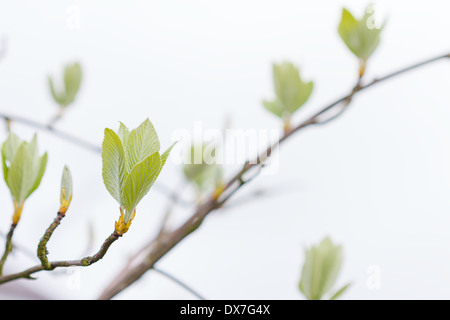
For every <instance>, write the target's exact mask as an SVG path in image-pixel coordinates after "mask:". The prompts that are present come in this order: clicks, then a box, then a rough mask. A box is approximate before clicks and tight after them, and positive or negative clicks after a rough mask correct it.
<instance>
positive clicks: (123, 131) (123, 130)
mask: <svg viewBox="0 0 450 320" xmlns="http://www.w3.org/2000/svg"><path fill="white" fill-rule="evenodd" d="M117 135H118V136H119V138H120V140H121V141H122V145H126V144H127V143H128V137H129V136H130V130H128V128H127V127H126V126H125V125H124V124H123V123H122V122H121V123H120V127H119V131H118V132H117Z"/></svg>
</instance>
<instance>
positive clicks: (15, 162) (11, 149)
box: [2, 132, 47, 223]
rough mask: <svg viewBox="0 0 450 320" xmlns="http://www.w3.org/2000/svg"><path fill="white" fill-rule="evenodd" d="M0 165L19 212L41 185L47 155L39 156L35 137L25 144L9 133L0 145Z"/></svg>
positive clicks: (16, 218) (16, 217) (17, 217)
mask: <svg viewBox="0 0 450 320" xmlns="http://www.w3.org/2000/svg"><path fill="white" fill-rule="evenodd" d="M2 165H3V177H4V179H5V181H6V184H7V186H8V188H9V190H10V192H11V195H12V198H13V201H14V206H15V207H16V208H17V210H16V211H20V212H21V210H22V207H23V203H24V201H25V200H26V199H27V198H28V197H29V196H30V195H31V194H32V193H33V192H34V191H35V190H36V189H37V188H38V187H39V184H40V183H41V179H42V176H43V175H44V172H45V167H46V165H47V153H44V154H43V155H42V156H39V151H38V146H37V137H36V135H34V137H33V139H32V140H31V141H30V142H26V141H23V140H22V139H20V138H19V137H18V136H17V135H15V134H14V133H12V132H11V133H10V134H9V136H8V138H7V139H6V141H5V142H4V143H3V145H2ZM20 212H19V213H18V215H16V214H15V217H14V220H15V221H14V222H15V223H17V222H18V219H19V218H20ZM16 220H17V221H16Z"/></svg>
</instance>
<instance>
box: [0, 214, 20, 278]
mask: <svg viewBox="0 0 450 320" xmlns="http://www.w3.org/2000/svg"><path fill="white" fill-rule="evenodd" d="M16 226H17V224H16V223H13V224H11V227H10V228H9V232H8V234H7V235H6V244H5V251H4V252H3V256H2V258H1V259H0V276H1V275H2V274H3V266H4V265H5V262H6V259H7V258H8V255H9V254H10V253H11V251H12V249H13V245H12V237H13V234H14V230H15V229H16Z"/></svg>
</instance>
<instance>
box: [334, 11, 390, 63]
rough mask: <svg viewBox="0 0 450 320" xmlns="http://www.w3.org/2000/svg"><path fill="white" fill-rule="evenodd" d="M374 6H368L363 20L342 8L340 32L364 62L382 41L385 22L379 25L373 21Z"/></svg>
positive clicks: (348, 45)
mask: <svg viewBox="0 0 450 320" xmlns="http://www.w3.org/2000/svg"><path fill="white" fill-rule="evenodd" d="M370 8H372V6H370V7H368V8H367V9H366V11H365V14H364V16H363V17H362V19H361V20H357V19H356V18H355V17H354V16H353V15H352V14H351V13H350V12H349V11H348V10H347V9H343V10H342V17H341V21H340V23H339V27H338V33H339V35H340V37H341V39H342V40H343V41H344V43H345V45H346V46H347V47H348V48H349V49H350V51H352V52H353V53H354V54H355V55H356V56H357V57H358V58H359V59H360V60H362V61H363V62H364V63H365V62H366V61H367V59H369V57H370V56H371V55H372V53H373V52H374V51H375V49H376V48H377V47H378V44H379V43H380V33H381V31H382V30H383V28H384V26H385V23H383V24H382V25H381V26H377V25H375V24H374V22H373V10H370Z"/></svg>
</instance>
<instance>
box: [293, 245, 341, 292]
mask: <svg viewBox="0 0 450 320" xmlns="http://www.w3.org/2000/svg"><path fill="white" fill-rule="evenodd" d="M342 262H343V253H342V247H341V246H339V245H338V246H336V245H334V244H333V243H332V242H331V240H330V239H329V238H328V237H327V238H325V239H323V240H322V241H321V242H320V244H319V245H317V246H312V247H311V248H310V249H307V250H306V251H305V262H304V264H303V269H302V275H301V280H300V284H299V288H300V291H301V292H302V293H303V294H304V295H305V297H306V298H307V299H308V300H320V299H322V297H323V296H324V295H326V294H327V293H329V292H330V290H331V289H332V287H333V286H334V284H335V282H336V280H337V277H338V275H339V271H340V270H341V266H342ZM346 289H347V286H346V287H344V288H342V289H341V290H339V291H338V292H337V293H336V294H335V295H334V296H333V298H337V297H338V296H339V295H340V294H342V293H343V292H344V291H345V290H346Z"/></svg>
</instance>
